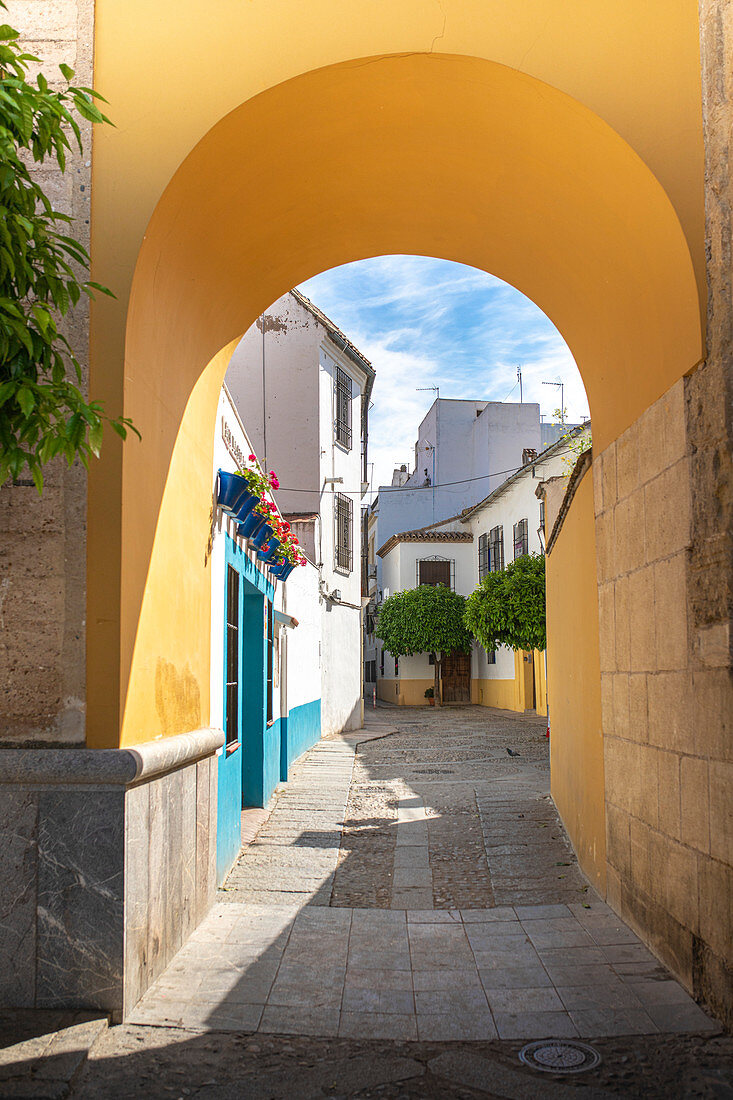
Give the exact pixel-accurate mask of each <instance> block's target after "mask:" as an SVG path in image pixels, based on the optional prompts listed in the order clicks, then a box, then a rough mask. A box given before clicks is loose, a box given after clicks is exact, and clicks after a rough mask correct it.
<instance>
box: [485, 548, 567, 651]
mask: <svg viewBox="0 0 733 1100" xmlns="http://www.w3.org/2000/svg"><path fill="white" fill-rule="evenodd" d="M466 626H467V627H468V629H469V630H470V631H471V633H472V634H473V636H474V637H475V638H477V639H478V641H479V642H480V643H481V645H482V646H484V648H486V649H496V647H497V646H500V645H505V646H509V648H510V649H524V650H531V649H545V647H546V645H547V627H546V621H545V559H544V556H543V555H542V554H527V555H525V556H524V557H521V558H517V559H516V561H513V562H511V564H510V565H508V566H507V567H506V569H502V570H499V571H497V572H496V573H487V574H486V576H485V577H483V579H482V580H481V583H480V584H479V586H478V588H477V589H476V590H475V591H474V592H472V593H471V595H470V596H469V597H468V599H467V601H466Z"/></svg>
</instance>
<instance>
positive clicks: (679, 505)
mask: <svg viewBox="0 0 733 1100" xmlns="http://www.w3.org/2000/svg"><path fill="white" fill-rule="evenodd" d="M690 385H691V380H689V379H688V380H685V379H681V380H680V381H679V382H678V383H676V385H674V386H673V387H672V388H671V389H670V390H669V391H668V392H667V393H666V394H665V395H664V396H663V397H662V398H660V399H659V401H657V402H656V403H655V404H654V405H652V406H651V407H650V408H649V409H647V410H646V412H645V413H644V414H643V415H642V416H641V417H640V418H639V420H637V421H636V422H635V423H634V424H632V425H631V427H630V428H629V429H628V430H627V431H626V432H624V433H623V435H621V436H620V437H619V438H618V439H617V440H616V441H615V443H613V444H611V446H609V447H608V448H607V449H606V450H605V451H604V452H603V453H602V454H601V455H600V456H598V458H597V459H596V461H595V462H594V464H593V472H594V496H595V510H596V537H597V558H598V582H599V590H598V598H599V616H600V650H601V696H602V711H603V729H604V764H605V786H606V828H607V859H608V875H607V883H608V887H607V888H608V900H609V902H610V904H611V905H613V906H614V908H616V909H617V910H618V912H619V913H621V914H622V915H623V916H624V917H626V918H627V919H628V920H629V921H630V922H631V923H632V924H633V925H634V926H635V927H636V928H637V929H638V931H639V933H640V934H641V935H642V936H643V938H644V939H646V941H647V942H648V943H649V944H650V946H651V947H652V948H653V949H654V950H655V952H656V953H657V954H658V955H659V956H660V957H661V958H662V959H664V960H665V961H666V962H667V963H668V964H669V965H670V966H671V967H672V969H673V970H674V971H675V972H676V973H677V974H679V975H680V977H681V978H682V980H683V981H684V982H685V983H686V985H687V986H688V987H689V988H690V989H691V990H693V992H694V993H695V994H696V995H697V996H698V997H700V998H702V999H704V1000H707V1001H708V1003H709V1004H710V1006H711V1007H712V1008H713V1010H714V1011H716V1012H717V1013H718V1014H719V1015H725V1014H726V1013H729V1012H730V1000H729V996H730V990H729V984H728V983H729V981H730V975H729V972H728V977H726V976H725V975H726V967H729V965H730V961H731V944H732V943H733V929H732V928H731V896H732V895H731V889H730V886H731V882H730V876H731V865H732V864H733V858H732V857H733V830H732V828H731V813H730V806H731V802H730V790H731V778H732V769H733V743H732V742H731V739H730V737H729V727H730V716H731V706H730V703H731V699H730V696H727V697H726V688H725V683H724V678H725V676H726V675H727V673H726V672H725V671H724V670H723V669H722V668H710V667H706V666H705V665H704V664H703V663H702V662H701V659H700V645H701V643H700V624H699V615H698V612H697V611H696V608H695V601H694V590H695V583H694V567H695V556H696V547H698V544H699V541H700V538H699V525H698V524H697V523H696V520H695V507H696V506H695V504H694V503H693V495H694V487H695V481H694V477H693V464H694V454H693V450H692V446H691V441H690V435H689V431H688V416H687V394H688V391H689V387H690ZM706 491H707V487H706ZM716 653H717V651H716ZM721 673H722V674H723V675H722V676H721ZM713 972H714V973H715V975H717V976H716V977H715V978H714V979H713V978H712V977H711V975H712V974H713Z"/></svg>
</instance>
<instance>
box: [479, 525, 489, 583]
mask: <svg viewBox="0 0 733 1100" xmlns="http://www.w3.org/2000/svg"><path fill="white" fill-rule="evenodd" d="M490 572H491V567H490V565H489V536H488V535H486V534H484V535H479V537H478V579H479V580H481V578H482V577H485V576H486V574H487V573H490Z"/></svg>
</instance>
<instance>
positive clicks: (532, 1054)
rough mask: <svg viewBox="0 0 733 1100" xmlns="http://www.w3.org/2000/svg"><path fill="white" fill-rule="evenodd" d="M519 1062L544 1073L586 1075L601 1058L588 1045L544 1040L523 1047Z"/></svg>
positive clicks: (564, 1040)
mask: <svg viewBox="0 0 733 1100" xmlns="http://www.w3.org/2000/svg"><path fill="white" fill-rule="evenodd" d="M519 1060H520V1062H524V1064H525V1066H531V1067H532V1069H541V1070H542V1071H543V1072H544V1073H585V1071H586V1070H588V1069H593V1068H594V1067H595V1066H597V1065H598V1063H599V1062H600V1060H601V1056H600V1054H599V1053H598V1051H597V1050H594V1049H593V1047H589V1046H588V1044H587V1043H577V1042H574V1041H573V1042H570V1041H568V1040H566V1039H555V1040H552V1039H542V1040H541V1041H540V1042H538V1043H528V1044H527V1046H526V1047H522V1049H521V1050H520V1052H519Z"/></svg>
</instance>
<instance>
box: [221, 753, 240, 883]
mask: <svg viewBox="0 0 733 1100" xmlns="http://www.w3.org/2000/svg"><path fill="white" fill-rule="evenodd" d="M218 765H219V768H218V771H219V776H218V781H219V788H218V794H217V804H216V882H217V886H221V884H222V882H223V881H224V879H225V878H226V877H227V875H228V874H229V871H230V870H231V868H232V865H233V863H234V861H235V859H236V858H237V855H238V853H239V849H240V848H241V846H242V825H241V822H242V750H241V748H239V749H236V750H235V751H234V752H232V753H230V754H229V755H228V756H227V754H226V750H224V752H222V754H221V756H220V757H219V759H218Z"/></svg>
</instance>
